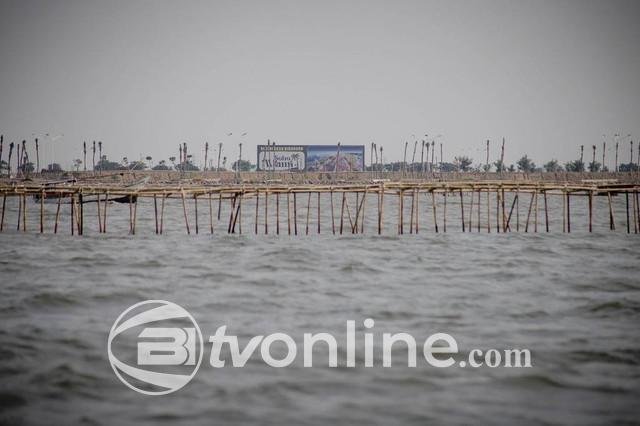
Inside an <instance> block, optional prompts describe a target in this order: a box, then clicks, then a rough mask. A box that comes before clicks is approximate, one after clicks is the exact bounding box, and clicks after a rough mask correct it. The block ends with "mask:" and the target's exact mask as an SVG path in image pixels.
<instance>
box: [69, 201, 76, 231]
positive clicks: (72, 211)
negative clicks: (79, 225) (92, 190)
mask: <svg viewBox="0 0 640 426" xmlns="http://www.w3.org/2000/svg"><path fill="white" fill-rule="evenodd" d="M75 197H76V196H75V194H71V215H70V217H69V222H70V223H71V235H74V232H75V229H74V228H75V227H76V225H75V223H73V221H74V219H75V216H76V214H75V212H74V210H75V204H76V203H75Z"/></svg>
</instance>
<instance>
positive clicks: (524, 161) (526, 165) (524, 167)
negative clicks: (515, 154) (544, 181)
mask: <svg viewBox="0 0 640 426" xmlns="http://www.w3.org/2000/svg"><path fill="white" fill-rule="evenodd" d="M516 165H517V166H518V171H521V172H525V173H531V172H534V171H535V170H536V165H535V163H534V162H533V161H531V159H529V157H527V155H526V154H525V155H524V156H523V157H522V158H520V159H519V160H518V161H517V162H516Z"/></svg>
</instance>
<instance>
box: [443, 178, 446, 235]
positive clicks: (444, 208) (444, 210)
mask: <svg viewBox="0 0 640 426" xmlns="http://www.w3.org/2000/svg"><path fill="white" fill-rule="evenodd" d="M442 195H443V197H444V207H443V211H442V232H447V188H445V189H444V191H443V192H442Z"/></svg>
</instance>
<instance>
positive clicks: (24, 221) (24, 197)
mask: <svg viewBox="0 0 640 426" xmlns="http://www.w3.org/2000/svg"><path fill="white" fill-rule="evenodd" d="M22 232H27V194H26V193H24V194H22Z"/></svg>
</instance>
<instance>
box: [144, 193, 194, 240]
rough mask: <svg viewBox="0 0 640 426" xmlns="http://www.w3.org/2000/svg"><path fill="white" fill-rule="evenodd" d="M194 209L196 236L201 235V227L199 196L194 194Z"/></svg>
mask: <svg viewBox="0 0 640 426" xmlns="http://www.w3.org/2000/svg"><path fill="white" fill-rule="evenodd" d="M136 204H138V203H136ZM193 209H194V215H195V218H196V235H197V234H198V233H199V230H200V227H199V226H198V196H197V195H196V194H193Z"/></svg>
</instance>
